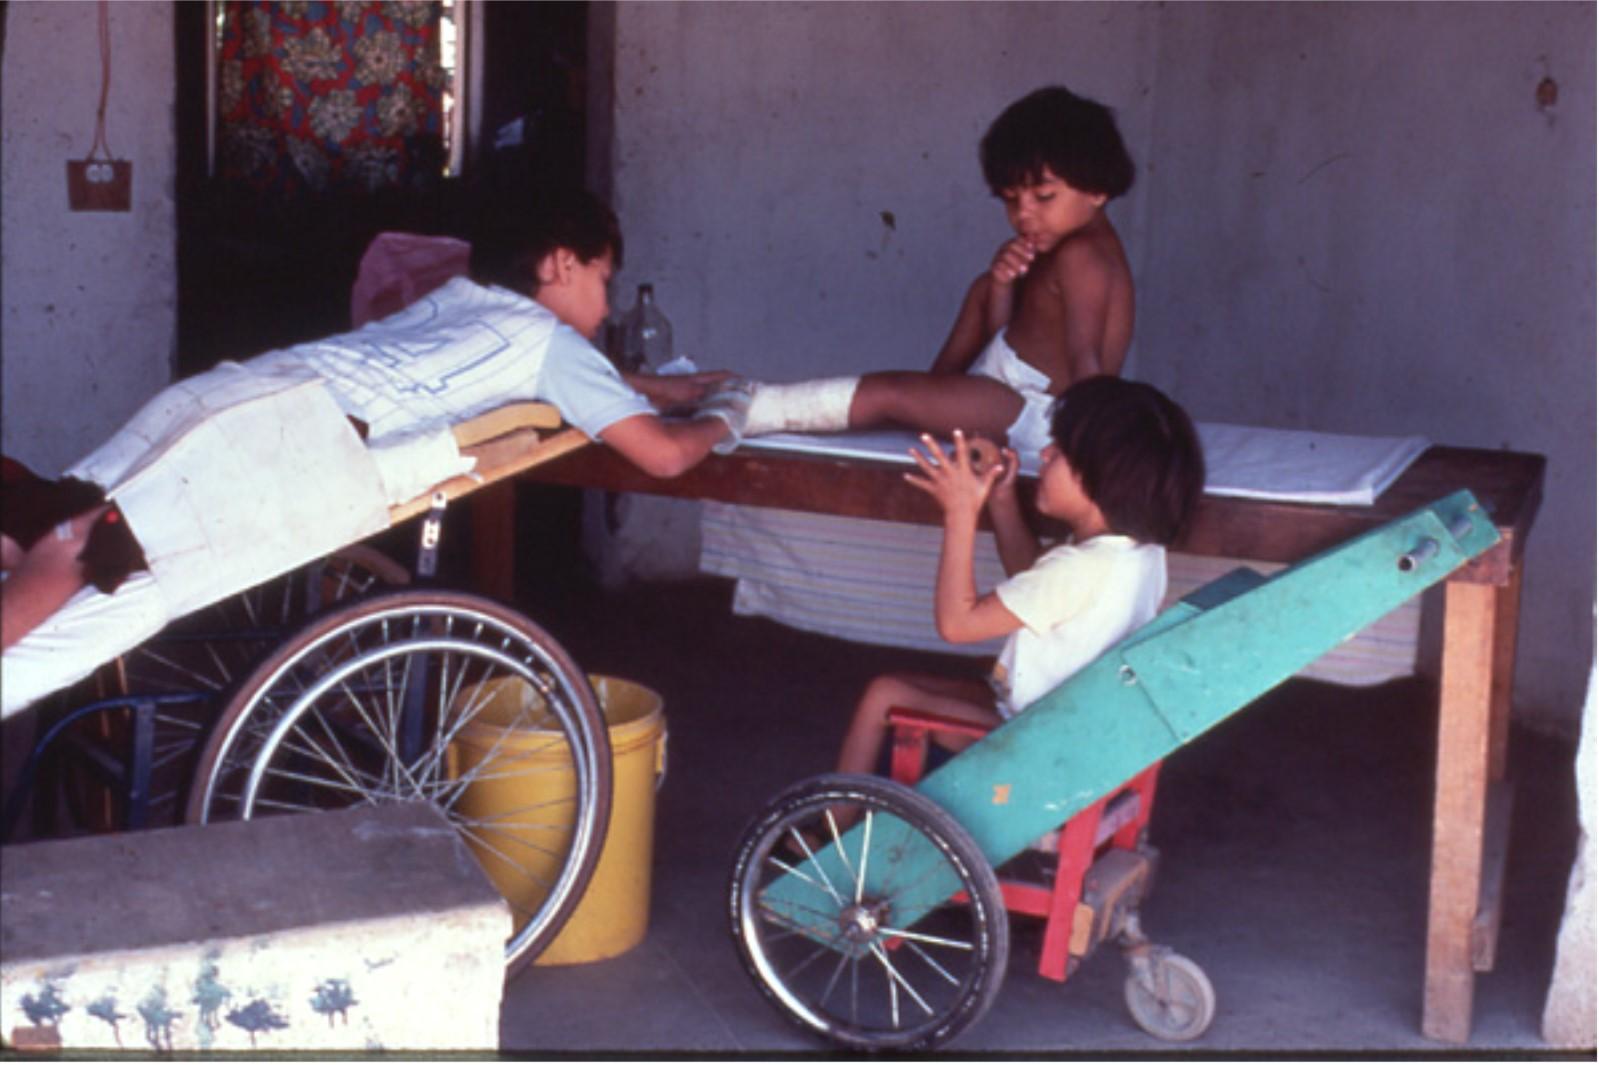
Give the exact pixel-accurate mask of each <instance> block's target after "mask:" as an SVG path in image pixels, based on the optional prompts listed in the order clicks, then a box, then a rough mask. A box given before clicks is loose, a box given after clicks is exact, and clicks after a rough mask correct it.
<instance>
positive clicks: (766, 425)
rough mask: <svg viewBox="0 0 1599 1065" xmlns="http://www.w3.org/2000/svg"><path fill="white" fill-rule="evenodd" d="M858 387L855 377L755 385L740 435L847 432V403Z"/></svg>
mask: <svg viewBox="0 0 1599 1065" xmlns="http://www.w3.org/2000/svg"><path fill="white" fill-rule="evenodd" d="M860 383H861V379H860V378H859V377H824V378H821V379H820V380H816V381H800V382H798V383H796V384H792V385H768V384H757V385H756V386H755V398H754V399H752V400H751V401H750V413H749V418H748V419H747V420H746V422H745V424H744V435H745V436H760V435H761V434H763V433H832V432H839V431H841V430H844V429H848V428H849V407H850V403H851V402H853V401H854V399H855V389H856V388H858V387H859V386H860Z"/></svg>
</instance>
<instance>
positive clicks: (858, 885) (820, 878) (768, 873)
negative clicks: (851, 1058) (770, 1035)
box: [729, 775, 1010, 1050]
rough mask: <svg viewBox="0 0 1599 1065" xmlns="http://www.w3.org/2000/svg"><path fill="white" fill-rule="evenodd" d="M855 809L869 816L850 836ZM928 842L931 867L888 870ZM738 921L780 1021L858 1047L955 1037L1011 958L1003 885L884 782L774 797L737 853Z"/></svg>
mask: <svg viewBox="0 0 1599 1065" xmlns="http://www.w3.org/2000/svg"><path fill="white" fill-rule="evenodd" d="M848 808H853V809H854V810H856V811H858V812H859V820H858V821H857V822H856V824H855V827H854V828H852V829H850V830H849V831H845V832H840V831H839V830H838V828H837V822H836V820H835V816H836V813H837V811H839V810H840V809H848ZM928 845H931V848H932V850H933V852H934V854H935V855H936V857H935V858H930V859H929V862H930V863H931V868H929V864H928V863H923V864H921V865H919V866H918V868H919V869H921V870H922V872H921V873H918V874H917V875H915V876H914V877H911V876H908V875H906V874H904V873H903V872H899V871H896V870H893V869H890V870H889V871H888V872H887V873H884V872H883V869H884V868H885V867H887V865H888V863H887V862H885V861H884V856H885V855H895V854H901V853H904V852H905V851H906V850H908V849H910V848H917V847H921V848H925V847H927V846H928ZM874 859H875V860H877V863H878V865H877V872H876V874H875V875H874V871H873V861H874ZM774 886H775V889H776V890H775V892H774ZM779 895H781V896H782V897H781V898H779V897H778V896H779ZM924 911H926V912H924ZM918 914H921V916H919V917H918V916H917V915H918ZM729 916H730V918H731V922H732V932H733V938H734V940H735V942H736V943H737V945H738V950H739V956H740V959H741V960H742V961H743V963H744V968H745V970H746V971H747V972H748V973H749V974H750V977H751V978H752V979H753V980H754V981H755V983H756V985H757V986H758V987H759V988H760V989H761V991H762V992H763V993H764V994H765V996H766V997H767V999H768V1000H769V1001H770V1002H772V1004H773V1005H774V1006H776V1007H777V1009H778V1011H779V1012H780V1013H782V1014H784V1015H785V1016H786V1017H788V1018H789V1020H790V1021H792V1022H794V1023H795V1024H797V1025H799V1026H800V1027H801V1028H803V1029H805V1030H807V1031H809V1032H811V1033H812V1034H814V1035H818V1036H821V1037H823V1038H825V1039H828V1040H830V1041H832V1042H834V1043H837V1044H840V1045H842V1046H845V1047H848V1048H850V1049H852V1050H923V1049H929V1048H932V1047H936V1046H938V1045H940V1044H942V1043H945V1042H947V1041H949V1040H951V1039H953V1038H955V1036H957V1035H959V1034H960V1033H961V1032H962V1031H964V1030H965V1029H966V1028H967V1027H969V1026H970V1025H971V1024H973V1023H974V1022H976V1021H977V1020H978V1019H979V1018H980V1017H981V1016H982V1015H983V1014H984V1013H985V1012H987V1010H988V1007H989V1006H990V1005H991V1004H992V1003H993V1000H994V996H995V995H996V994H998V992H999V986H1000V983H1001V982H1002V981H1003V979H1004V976H1005V964H1006V960H1007V958H1008V956H1009V953H1010V934H1009V920H1008V918H1007V916H1006V913H1005V907H1004V905H1003V900H1002V897H1001V895H1000V889H999V882H998V880H997V879H996V878H995V876H994V871H993V869H992V868H990V867H989V865H988V862H987V860H986V859H985V858H984V857H983V854H982V851H981V850H980V849H979V848H978V846H977V844H976V842H975V841H974V840H973V839H972V838H971V836H970V835H969V834H968V833H967V832H966V830H965V829H963V828H962V827H961V826H960V824H959V823H958V822H957V821H956V820H955V819H954V818H953V817H951V816H950V815H949V814H947V813H946V812H944V810H943V809H942V808H941V807H939V806H938V805H937V804H936V803H934V802H933V801H932V800H930V799H928V798H926V797H924V796H922V795H921V794H919V793H917V792H915V791H912V790H911V789H909V788H906V787H905V786H903V785H900V784H896V783H894V782H893V781H890V780H884V779H881V778H878V777H859V776H847V775H829V776H822V777H817V778H814V779H812V780H809V781H805V782H803V783H801V784H799V785H796V786H795V787H793V788H790V789H789V790H788V791H786V792H784V793H783V794H782V795H780V796H778V797H777V798H776V799H775V800H773V802H772V803H771V805H770V806H769V807H767V809H766V810H765V812H763V813H762V814H761V815H760V816H759V817H757V818H756V819H755V820H754V821H753V822H752V823H751V824H750V826H749V828H748V829H747V830H746V831H745V833H744V836H743V838H742V840H741V842H740V844H739V847H738V852H737V859H736V861H735V864H734V868H733V875H732V880H731V884H730V890H729ZM907 916H908V917H909V918H910V921H909V922H908V924H909V926H908V927H904V926H903V925H905V924H906V923H907V922H905V921H903V920H902V918H903V917H907Z"/></svg>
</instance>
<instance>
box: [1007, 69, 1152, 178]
mask: <svg viewBox="0 0 1599 1065" xmlns="http://www.w3.org/2000/svg"><path fill="white" fill-rule="evenodd" d="M978 154H979V157H980V158H981V159H982V163H983V177H984V178H985V179H986V180H987V181H988V187H989V188H990V189H992V190H993V192H994V195H995V196H999V195H1001V194H1003V193H1004V191H1005V190H1006V189H1013V188H1016V187H1018V186H1020V185H1031V184H1036V183H1037V182H1038V180H1039V179H1040V178H1042V177H1043V175H1044V168H1045V167H1046V166H1047V167H1048V168H1049V169H1050V170H1051V171H1053V172H1054V174H1055V176H1056V177H1058V178H1060V179H1062V180H1063V181H1065V182H1066V184H1068V185H1070V186H1071V187H1072V188H1074V189H1076V190H1077V191H1079V192H1087V193H1103V194H1104V195H1105V196H1106V197H1107V198H1108V199H1115V198H1116V197H1117V196H1120V195H1121V194H1122V193H1124V192H1126V191H1127V190H1128V189H1130V188H1132V187H1133V160H1132V157H1131V156H1129V155H1128V154H1127V146H1126V145H1125V144H1123V143H1122V136H1121V134H1120V133H1119V132H1117V129H1116V118H1115V115H1114V114H1113V113H1112V112H1111V110H1110V108H1108V107H1106V106H1105V105H1104V104H1101V103H1096V102H1095V101H1093V100H1090V99H1088V98H1087V97H1084V96H1078V95H1077V94H1076V93H1074V92H1072V91H1071V90H1070V89H1065V88H1062V87H1061V86H1059V85H1051V86H1049V87H1047V88H1043V89H1038V90H1036V91H1034V92H1031V93H1028V94H1027V95H1026V96H1024V97H1022V98H1021V99H1020V100H1017V101H1016V102H1015V103H1013V104H1011V105H1010V106H1009V107H1007V108H1005V110H1004V111H1003V112H1002V113H1001V114H1000V116H999V117H998V118H996V119H995V120H994V124H993V125H992V126H989V127H988V132H987V133H986V134H984V135H983V141H982V145H981V146H980V147H979V149H978Z"/></svg>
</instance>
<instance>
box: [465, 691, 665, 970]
mask: <svg viewBox="0 0 1599 1065" xmlns="http://www.w3.org/2000/svg"><path fill="white" fill-rule="evenodd" d="M488 683H489V685H490V686H491V687H492V688H493V689H496V690H494V691H493V692H492V694H491V695H490V697H489V701H488V703H487V704H486V705H484V706H483V707H481V709H480V710H479V712H478V714H477V716H476V717H475V718H474V719H473V721H472V722H471V723H470V724H468V725H465V726H463V727H462V729H461V730H460V732H459V733H458V734H457V735H456V738H455V741H454V743H453V744H452V747H453V748H455V749H454V750H452V752H451V754H452V759H451V760H452V762H454V763H455V764H456V765H457V766H460V767H462V768H465V767H468V766H471V765H473V764H475V763H476V762H477V761H479V760H480V759H481V758H482V757H483V756H484V755H485V754H487V753H488V752H490V751H494V752H496V754H497V755H498V756H499V757H502V758H503V757H506V755H507V752H510V754H511V756H512V757H517V756H518V755H519V754H524V753H525V756H524V757H521V758H519V760H518V764H519V765H526V766H528V767H529V768H531V769H533V770H537V769H538V767H539V766H540V764H543V766H545V767H546V768H547V769H550V770H553V771H552V772H537V771H532V772H519V773H517V774H515V775H512V776H509V777H507V776H505V775H504V774H495V775H494V777H493V778H491V779H484V780H478V781H474V782H473V783H471V784H468V785H467V786H466V787H465V788H464V789H462V794H461V797H460V799H459V800H458V802H457V804H456V806H457V809H458V810H459V812H460V813H461V814H462V815H463V816H465V817H467V818H471V819H483V820H492V819H494V818H495V817H496V815H506V814H508V813H510V812H511V811H516V810H526V809H530V808H536V807H538V806H539V805H540V804H541V803H549V802H551V801H554V800H559V799H561V798H563V797H565V796H567V795H570V794H571V793H572V792H573V791H574V790H575V788H576V783H575V781H574V779H573V775H572V772H571V768H570V762H571V755H570V754H569V753H568V751H567V745H566V741H565V739H564V738H563V737H561V736H560V735H558V734H556V733H553V732H550V731H546V730H543V729H529V728H516V729H514V731H513V732H511V733H510V734H507V729H506V725H507V723H508V722H512V721H515V720H517V719H518V718H519V716H521V715H522V714H523V713H524V711H525V709H526V708H527V707H528V705H529V704H531V703H534V702H535V701H538V700H539V699H540V696H539V695H538V693H537V692H536V691H535V690H534V689H533V688H532V686H531V685H529V684H528V683H527V682H526V681H524V680H522V679H521V678H519V677H506V678H502V679H499V680H493V681H489V682H488ZM589 683H591V684H592V685H593V686H594V694H595V695H596V696H597V697H598V698H599V703H600V709H601V710H602V711H603V712H604V714H605V721H606V725H607V727H608V732H609V735H610V740H611V768H612V791H611V817H610V823H609V825H608V826H607V827H606V830H605V837H604V845H603V846H602V847H601V848H600V861H599V864H598V865H597V866H596V867H595V870H594V877H593V879H592V880H590V881H589V885H588V888H587V889H586V890H585V891H584V893H583V897H582V900H581V901H580V902H579V903H578V905H577V909H576V910H574V911H573V913H572V916H571V918H570V919H569V920H568V921H567V923H566V925H565V926H564V927H563V928H562V929H561V932H560V934H559V935H557V936H556V937H555V939H554V941H553V942H551V943H550V945H549V947H547V948H546V949H545V950H544V952H543V953H542V954H540V955H539V956H538V957H537V958H536V959H534V962H533V964H535V965H574V964H578V963H581V962H591V961H601V960H603V959H605V958H614V957H616V956H617V955H618V954H621V953H624V952H625V951H628V950H631V949H632V948H633V947H636V946H638V944H639V942H640V941H642V940H643V938H644V932H645V929H646V928H647V927H648V926H649V919H650V864H651V859H652V853H653V846H654V839H655V789H656V788H657V787H658V786H659V781H660V779H661V777H662V775H663V774H664V773H665V771H666V717H665V715H664V714H663V713H662V711H661V697H660V696H659V695H658V694H656V693H655V692H653V691H651V690H650V689H649V688H646V687H644V686H643V685H642V684H634V683H633V682H631V681H626V680H621V679H619V678H616V677H602V676H594V675H590V677H589ZM476 697H477V696H476V694H475V693H474V692H471V691H468V692H463V693H462V695H461V698H463V699H464V698H476ZM524 719H525V718H524ZM510 834H512V835H515V836H516V837H518V839H519V841H520V842H522V843H524V844H526V847H525V848H523V851H524V852H525V853H531V854H542V855H546V857H544V858H543V859H542V864H543V865H544V866H545V867H544V868H540V867H539V864H540V861H539V860H534V861H525V862H524V863H523V864H522V865H521V866H514V867H513V866H510V865H509V864H508V863H507V862H505V861H504V860H503V859H499V858H496V857H495V855H494V854H493V853H492V852H491V851H489V850H487V849H486V848H485V847H484V845H483V844H482V843H481V842H479V841H477V840H475V839H473V838H472V837H471V836H468V837H467V845H468V846H469V847H471V848H472V851H473V853H474V854H475V855H476V856H477V859H478V863H479V864H480V865H482V866H483V870H484V872H486V873H487V874H488V876H489V879H490V880H491V881H493V883H494V886H495V887H496V888H498V889H499V891H500V894H502V895H504V896H505V899H506V901H507V902H509V903H510V904H511V909H512V912H513V914H514V913H518V912H521V913H528V912H531V911H533V910H534V909H536V908H537V907H538V905H539V904H540V903H541V902H543V901H544V896H545V895H546V894H547V892H548V886H547V885H548V884H549V883H550V881H551V880H552V879H553V878H554V876H555V874H556V872H557V862H558V858H557V856H558V855H564V854H565V852H566V848H567V845H568V843H569V841H570V838H571V832H570V829H569V828H564V829H563V828H559V827H547V828H542V829H541V828H537V827H529V828H521V829H516V830H514V832H511V833H510Z"/></svg>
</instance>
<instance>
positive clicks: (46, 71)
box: [0, 0, 177, 475]
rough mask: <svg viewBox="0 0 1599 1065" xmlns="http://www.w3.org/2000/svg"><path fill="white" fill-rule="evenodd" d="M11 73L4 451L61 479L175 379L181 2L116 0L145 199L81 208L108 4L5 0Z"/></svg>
mask: <svg viewBox="0 0 1599 1065" xmlns="http://www.w3.org/2000/svg"><path fill="white" fill-rule="evenodd" d="M4 17H5V20H6V25H5V30H6V34H5V55H4V68H3V70H0V90H3V94H0V137H3V146H0V227H3V235H4V240H3V243H0V296H3V299H4V319H3V323H0V351H3V353H4V362H3V374H4V376H3V385H0V400H3V415H4V416H3V417H0V449H3V450H4V452H5V453H6V454H7V455H10V456H12V457H13V458H16V459H18V460H20V461H22V462H24V463H27V464H28V465H29V466H32V467H33V468H35V469H36V470H38V471H39V472H41V473H45V474H49V475H54V474H56V473H58V472H60V470H61V469H62V467H64V466H66V465H67V464H69V463H70V462H72V461H73V460H74V459H76V458H78V457H79V456H80V455H83V454H84V453H85V452H87V451H88V450H89V449H90V448H91V447H93V446H95V445H96V444H98V443H100V442H101V441H102V440H104V439H105V438H106V436H107V435H109V432H110V430H111V429H113V428H115V427H116V426H117V425H118V424H120V423H121V422H122V421H123V420H125V419H126V418H127V417H128V416H129V415H130V414H132V413H133V411H134V410H135V409H137V408H138V406H139V404H141V403H143V402H144V401H145V400H146V399H148V398H149V397H150V395H151V394H153V393H154V392H155V391H156V389H158V388H160V387H161V386H162V385H163V384H165V383H166V382H167V381H168V380H169V379H170V377H171V375H172V359H173V353H174V349H175V344H176V335H177V334H176V329H177V311H176V299H177V297H176V293H177V250H176V249H177V230H176V213H175V205H174V202H173V195H172V180H173V173H174V169H175V166H176V148H175V144H174V140H173V114H172V103H173V91H174V90H173V54H172V8H171V7H170V5H167V4H112V5H110V27H111V45H112V53H111V89H110V94H109V98H108V101H107V106H106V136H107V140H108V141H109V144H110V148H111V152H112V154H113V155H114V156H116V157H117V158H119V159H128V160H131V161H132V163H133V204H132V207H133V209H132V210H131V211H127V212H118V213H101V212H73V211H69V210H67V179H66V163H67V160H69V159H82V158H84V157H85V156H86V155H88V154H89V149H90V146H91V144H92V142H93V140H94V123H95V109H96V107H97V106H98V104H99V100H100V50H99V33H98V29H97V21H96V5H94V4H56V3H48V2H42V0H22V2H13V3H11V4H8V5H6V10H5V16H4Z"/></svg>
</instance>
